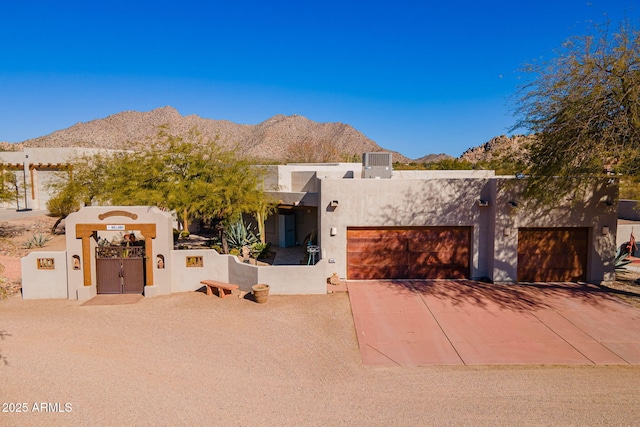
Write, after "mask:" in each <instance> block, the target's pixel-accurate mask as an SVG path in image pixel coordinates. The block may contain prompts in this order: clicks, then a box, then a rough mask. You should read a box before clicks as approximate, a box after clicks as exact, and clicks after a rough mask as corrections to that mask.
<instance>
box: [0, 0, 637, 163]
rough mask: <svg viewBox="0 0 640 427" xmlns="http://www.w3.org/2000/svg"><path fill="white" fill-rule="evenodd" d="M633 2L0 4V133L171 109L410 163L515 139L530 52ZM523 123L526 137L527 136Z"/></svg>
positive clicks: (10, 136)
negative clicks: (514, 101)
mask: <svg viewBox="0 0 640 427" xmlns="http://www.w3.org/2000/svg"><path fill="white" fill-rule="evenodd" d="M636 4H637V0H591V1H582V0H555V1H549V0H538V1H535V2H533V1H531V2H519V1H514V0H509V1H493V2H492V1H482V2H481V1H455V0H450V1H448V2H445V1H411V0H396V1H386V2H381V1H377V0H369V1H366V2H365V1H357V2H356V1H349V0H342V1H334V0H324V1H322V2H320V1H316V2H309V1H297V2H293V1H277V0H272V1H267V0H264V1H193V0H182V1H180V2H177V1H175V2H169V1H164V2H163V1H161V0H156V1H153V2H152V1H146V0H143V1H134V0H130V1H120V0H113V1H108V2H107V1H100V0H94V1H90V2H89V1H86V0H83V1H66V0H59V1H53V0H51V1H45V0H0V141H9V142H20V141H23V140H26V139H29V138H35V137H38V136H43V135H47V134H49V133H51V132H54V131H56V130H59V129H64V128H67V127H69V126H72V125H74V124H75V123H77V122H86V121H90V120H93V119H98V118H104V117H107V116H109V115H111V114H115V113H118V112H121V111H126V110H137V111H149V110H152V109H154V108H158V107H163V106H167V105H170V106H172V107H175V108H176V109H177V110H178V111H179V112H180V113H181V114H183V115H187V114H197V115H199V116H201V117H204V118H210V119H218V120H221V119H223V120H230V121H233V122H236V123H244V124H257V123H260V122H262V121H264V120H267V119H268V118H270V117H271V116H273V115H275V114H286V115H289V114H301V115H303V116H305V117H308V118H309V119H311V120H315V121H318V122H343V123H347V124H350V125H352V126H353V127H355V128H356V129H358V130H359V131H361V132H362V133H363V134H365V135H366V136H367V137H369V138H371V139H372V140H374V141H375V142H376V143H378V144H379V145H380V146H382V147H384V148H386V149H389V150H395V151H399V152H401V153H402V154H404V155H406V156H408V157H410V158H418V157H421V156H424V155H426V154H431V153H447V154H450V155H452V156H456V157H457V156H459V155H460V154H462V152H464V151H465V150H466V149H467V148H470V147H473V146H477V145H480V144H482V143H484V142H486V141H488V140H489V139H491V138H492V137H493V136H498V135H501V134H506V133H508V129H509V128H510V127H511V126H512V125H513V123H514V121H515V119H514V117H513V115H512V113H511V108H510V106H509V105H510V104H509V98H510V97H512V96H513V95H514V94H515V93H516V91H517V88H518V86H519V85H521V84H522V83H523V81H524V80H523V79H526V76H524V75H522V74H520V73H519V72H518V69H519V67H520V66H522V65H523V64H524V63H526V62H530V61H533V60H537V59H540V58H543V59H544V58H550V57H552V56H553V55H554V50H555V49H557V48H559V47H560V46H561V44H562V42H563V41H564V40H566V39H567V38H568V37H570V36H572V35H578V34H584V33H586V31H587V28H588V26H589V24H590V23H591V22H596V23H606V21H607V20H610V21H611V22H612V23H614V24H615V25H617V23H618V22H620V21H621V20H622V19H624V18H626V19H629V20H631V21H633V22H637V21H638V19H639V18H640V10H639V8H640V6H638V5H636ZM522 132H524V131H522Z"/></svg>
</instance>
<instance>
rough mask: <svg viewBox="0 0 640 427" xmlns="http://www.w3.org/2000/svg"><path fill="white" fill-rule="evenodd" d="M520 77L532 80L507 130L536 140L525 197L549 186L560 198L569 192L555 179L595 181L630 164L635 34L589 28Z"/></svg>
mask: <svg viewBox="0 0 640 427" xmlns="http://www.w3.org/2000/svg"><path fill="white" fill-rule="evenodd" d="M525 71H526V72H528V73H530V74H531V75H532V76H533V79H532V80H531V81H530V82H529V83H528V84H526V85H524V86H523V87H522V88H521V90H520V92H519V94H518V95H519V96H518V99H517V101H516V109H515V112H516V116H517V117H518V121H517V122H516V124H515V126H514V128H513V129H518V128H526V129H529V130H530V131H531V132H533V133H535V134H536V137H537V138H536V143H535V144H533V145H532V147H531V153H530V156H531V166H530V169H529V171H528V174H529V175H530V176H531V178H532V180H531V185H530V186H529V187H530V191H529V192H530V193H531V194H534V195H535V193H538V194H540V193H541V192H547V193H548V192H549V188H548V186H549V185H550V184H551V183H552V182H555V184H554V185H555V187H556V188H555V189H554V190H553V191H554V192H555V193H556V194H557V192H558V190H560V191H561V192H564V193H565V194H566V193H567V192H569V191H571V190H572V189H574V188H575V187H574V186H573V185H569V183H568V182H567V181H564V180H563V179H562V177H567V178H568V177H574V178H575V177H577V176H584V175H589V176H594V175H601V176H602V175H604V173H605V172H606V170H607V169H608V170H611V167H612V165H613V166H615V165H617V164H621V161H622V160H624V159H625V157H627V156H629V155H630V154H632V155H633V156H634V157H637V155H636V154H634V153H637V152H638V149H639V146H638V144H639V143H640V32H639V31H638V30H637V29H635V28H634V27H633V26H632V25H631V24H630V23H629V22H623V23H622V24H621V25H620V26H619V27H618V29H617V31H612V30H611V27H610V26H609V25H607V26H604V27H601V26H595V27H593V30H592V31H591V34H588V35H585V36H580V37H573V38H571V39H570V40H568V41H567V42H566V43H565V44H564V45H563V46H562V49H561V50H560V51H559V52H558V55H557V56H555V57H554V58H552V59H550V60H548V61H543V62H540V63H535V64H531V65H528V66H526V67H525ZM626 171H627V172H633V173H634V174H637V171H632V170H631V169H629V168H627V170H626ZM554 176H555V177H561V179H560V180H558V179H557V178H556V179H553V180H552V179H550V177H554ZM571 182H572V183H575V182H576V181H575V180H574V179H572V178H571Z"/></svg>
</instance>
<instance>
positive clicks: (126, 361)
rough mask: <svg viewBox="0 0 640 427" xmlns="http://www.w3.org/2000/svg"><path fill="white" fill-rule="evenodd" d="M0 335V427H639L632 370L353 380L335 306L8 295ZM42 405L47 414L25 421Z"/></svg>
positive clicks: (349, 339) (636, 371)
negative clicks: (16, 406) (87, 302)
mask: <svg viewBox="0 0 640 427" xmlns="http://www.w3.org/2000/svg"><path fill="white" fill-rule="evenodd" d="M0 332H1V333H2V334H3V335H4V338H3V339H2V340H0V355H1V357H2V358H3V359H4V360H5V362H6V364H4V363H1V362H0V377H1V378H2V388H1V389H0V396H2V399H1V400H2V402H0V403H25V404H26V407H27V408H28V411H27V413H13V414H11V413H6V412H5V413H3V412H0V425H16V426H18V425H20V426H22V425H96V424H98V425H132V424H137V425H243V426H244V425H246V426H251V425H266V426H271V425H273V426H276V425H277V426H283V425H284V426H288V425H291V426H293V425H349V426H351V425H362V426H365V425H366V426H376V425H377V426H388V425H394V426H417V425H474V426H482V425H637V423H638V420H639V419H640V368H638V367H620V366H616V367H591V366H590V367H564V366H552V367H541V366H515V367H504V366H493V367H483V366H479V367H478V366H476V367H447V366H438V367H418V368H368V367H364V366H363V365H362V363H361V362H360V355H359V351H358V344H357V340H356V337H355V335H354V325H353V320H352V316H351V311H350V306H349V301H348V297H347V295H346V294H331V295H321V296H280V297H274V296H271V297H270V299H269V301H268V303H267V304H255V303H252V302H251V301H248V300H241V299H235V298H226V299H224V300H221V299H218V298H215V297H207V296H206V295H204V294H201V293H197V292H191V293H181V294H173V295H169V296H163V297H157V298H147V299H142V300H141V301H139V302H138V303H135V304H130V305H117V306H83V305H81V303H80V302H78V301H67V300H22V299H21V298H20V297H19V296H17V295H16V296H13V297H11V298H9V299H7V300H5V301H0ZM42 403H45V404H49V403H50V404H51V405H45V406H46V407H47V408H50V409H52V410H55V412H54V413H50V412H49V413H42V412H37V411H35V410H34V405H36V408H37V409H40V407H41V404H42ZM56 405H57V406H56ZM65 405H67V406H65ZM60 408H61V409H60ZM65 408H67V409H68V412H65ZM1 409H2V408H0V410H1Z"/></svg>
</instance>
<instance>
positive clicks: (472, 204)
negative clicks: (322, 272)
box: [318, 178, 490, 278]
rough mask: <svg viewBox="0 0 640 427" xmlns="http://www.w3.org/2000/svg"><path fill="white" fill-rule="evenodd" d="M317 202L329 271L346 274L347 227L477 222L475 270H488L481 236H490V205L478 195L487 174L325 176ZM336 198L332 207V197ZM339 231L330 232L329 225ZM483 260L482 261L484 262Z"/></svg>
mask: <svg viewBox="0 0 640 427" xmlns="http://www.w3.org/2000/svg"><path fill="white" fill-rule="evenodd" d="M320 181H321V184H320V187H321V194H320V203H319V205H320V206H319V207H318V211H319V215H320V247H321V254H322V259H326V260H329V259H331V260H332V261H333V260H335V263H333V262H332V263H327V271H326V273H327V277H328V276H329V275H331V274H332V273H333V272H337V273H338V275H339V276H340V277H343V278H344V277H346V253H347V238H346V232H347V228H348V227H391V226H394V227H395V226H466V227H472V228H473V234H472V248H471V250H472V263H471V276H472V277H474V278H479V277H484V276H487V275H488V273H489V272H488V266H487V262H486V260H485V259H484V254H483V255H482V256H480V248H481V247H484V246H481V245H480V242H482V241H486V240H487V239H488V238H489V235H488V233H489V229H488V224H489V220H488V219H484V217H485V216H487V215H489V213H490V210H488V209H487V208H484V207H479V206H478V203H477V200H478V199H480V198H481V197H482V195H483V194H484V193H486V191H487V190H486V189H485V187H486V186H487V184H488V182H489V180H488V179H487V178H477V179H473V178H469V179H453V178H451V179H429V180H425V179H403V180H396V179H360V180H349V179H346V180H338V179H321V180H320ZM333 200H336V201H338V206H337V207H336V208H335V209H334V208H332V207H331V206H330V203H331V201H333ZM333 227H335V228H336V231H337V233H336V235H335V236H331V235H330V230H331V228H333ZM480 260H483V264H480Z"/></svg>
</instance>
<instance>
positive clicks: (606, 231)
mask: <svg viewBox="0 0 640 427" xmlns="http://www.w3.org/2000/svg"><path fill="white" fill-rule="evenodd" d="M607 234H609V226H607V225H605V226H603V227H602V235H603V236H606V235H607Z"/></svg>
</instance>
